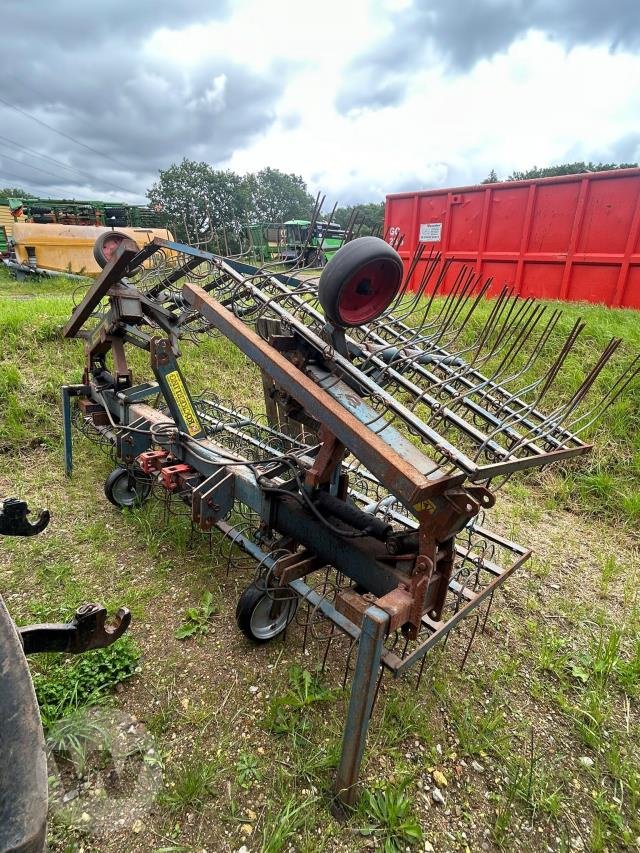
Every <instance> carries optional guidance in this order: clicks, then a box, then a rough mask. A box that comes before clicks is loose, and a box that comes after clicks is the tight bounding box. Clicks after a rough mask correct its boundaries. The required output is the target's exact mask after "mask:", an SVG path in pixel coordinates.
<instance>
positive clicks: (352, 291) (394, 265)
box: [318, 237, 404, 326]
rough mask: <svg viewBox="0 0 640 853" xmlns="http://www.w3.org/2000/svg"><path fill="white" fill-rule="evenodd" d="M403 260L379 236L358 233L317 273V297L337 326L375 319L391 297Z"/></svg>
mask: <svg viewBox="0 0 640 853" xmlns="http://www.w3.org/2000/svg"><path fill="white" fill-rule="evenodd" d="M403 274H404V273H403V268H402V260H401V258H400V255H399V254H398V253H397V252H396V250H395V249H393V248H391V246H390V245H389V244H388V243H385V241H384V240H381V239H380V238H379V237H359V238H358V239H357V240H352V241H351V242H350V243H346V244H345V245H344V246H343V247H342V248H341V249H339V250H338V251H337V252H336V254H335V255H334V256H333V257H332V258H331V260H330V261H329V263H328V264H327V265H326V267H325V268H324V270H323V271H322V275H321V276H320V282H319V285H318V298H319V299H320V304H321V305H322V307H323V309H324V313H325V316H326V318H327V320H329V321H330V322H331V323H333V324H334V325H336V326H360V325H361V324H362V323H368V322H369V321H370V320H375V318H376V317H378V316H380V314H382V312H383V311H385V310H386V309H387V308H388V307H389V305H390V304H391V302H392V301H393V300H394V298H395V296H396V295H397V293H398V291H399V290H400V286H401V284H402V277H403Z"/></svg>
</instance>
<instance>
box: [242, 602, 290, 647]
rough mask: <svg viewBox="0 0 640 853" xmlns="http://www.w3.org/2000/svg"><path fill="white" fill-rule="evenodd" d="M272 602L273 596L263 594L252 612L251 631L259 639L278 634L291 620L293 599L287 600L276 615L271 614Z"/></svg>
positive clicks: (269, 637)
mask: <svg viewBox="0 0 640 853" xmlns="http://www.w3.org/2000/svg"><path fill="white" fill-rule="evenodd" d="M272 604H273V598H272V597H271V596H269V595H263V596H262V598H261V599H260V601H258V603H257V604H256V606H255V607H254V608H253V611H252V613H251V619H250V623H249V624H250V627H251V633H252V634H253V636H254V637H256V638H257V639H258V640H270V639H271V638H272V637H275V636H277V635H278V634H279V633H280V632H281V631H284V629H285V628H286V627H287V624H288V622H289V617H290V614H291V607H292V605H293V600H292V599H291V600H289V601H286V602H285V603H284V604H283V605H282V610H281V611H280V613H278V614H277V615H276V616H271V615H270V611H271V606H272Z"/></svg>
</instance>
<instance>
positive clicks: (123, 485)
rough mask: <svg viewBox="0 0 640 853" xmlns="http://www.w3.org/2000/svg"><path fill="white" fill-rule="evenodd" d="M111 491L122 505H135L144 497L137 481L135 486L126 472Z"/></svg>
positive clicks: (116, 500)
mask: <svg viewBox="0 0 640 853" xmlns="http://www.w3.org/2000/svg"><path fill="white" fill-rule="evenodd" d="M111 493H112V494H113V499H114V500H115V502H116V503H117V504H119V505H120V506H135V505H136V504H137V503H138V502H139V501H140V499H141V498H142V497H143V495H142V494H141V492H139V491H138V489H137V488H136V485H135V483H134V484H133V486H131V485H130V484H129V475H128V474H127V473H126V472H125V473H124V474H123V475H122V476H121V477H118V479H117V480H116V481H115V483H114V484H113V487H112V489H111Z"/></svg>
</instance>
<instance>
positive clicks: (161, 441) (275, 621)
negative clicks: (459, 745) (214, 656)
mask: <svg viewBox="0 0 640 853" xmlns="http://www.w3.org/2000/svg"><path fill="white" fill-rule="evenodd" d="M367 239H371V238H367ZM374 242H375V241H374ZM380 242H381V241H378V243H380ZM364 245H365V244H360V247H356V248H355V249H349V248H348V246H349V244H347V246H346V247H345V248H343V249H341V250H340V251H341V252H343V253H344V252H345V251H346V252H347V254H342V255H340V252H339V253H338V254H337V255H336V258H342V261H341V263H342V267H341V269H348V268H349V263H350V261H349V258H359V257H362V256H363V251H362V246H364ZM382 245H383V246H384V243H382ZM373 249H374V250H375V251H376V252H377V251H378V249H379V247H378V248H376V246H373ZM367 251H368V250H367ZM389 252H391V250H390V249H389V247H388V246H385V253H386V254H385V253H383V257H386V256H388V255H389ZM349 253H350V254H349ZM154 254H157V257H156V259H155V261H154V262H153V263H151V264H150V265H149V267H148V268H144V267H143V266H142V261H143V260H146V259H148V258H149V259H152V256H153V255H154ZM366 254H367V253H366V252H364V255H366ZM392 254H393V253H392ZM423 255H424V249H423V248H422V249H421V250H420V251H419V252H418V254H417V255H416V257H415V258H413V259H412V261H411V267H412V270H416V269H417V268H418V266H419V265H420V264H421V263H422V264H423V267H422V269H423V273H422V275H421V281H420V286H419V291H418V293H417V294H413V295H412V294H411V293H410V292H409V289H408V279H405V281H404V282H403V283H402V285H401V288H400V290H399V292H398V293H397V296H396V298H395V300H394V301H393V302H392V304H391V305H390V306H389V307H388V308H387V309H385V310H382V309H381V312H382V313H380V315H379V316H377V317H374V318H373V319H372V320H370V321H369V322H368V323H367V324H366V325H363V326H359V327H350V328H348V329H343V328H339V327H336V326H335V325H334V324H333V322H328V321H327V320H326V319H325V317H324V315H323V313H322V311H321V309H320V305H321V300H320V298H319V288H322V287H323V281H324V286H325V287H326V288H328V287H329V286H330V284H329V283H331V282H333V283H332V285H331V286H332V287H333V291H332V292H333V294H334V296H335V298H337V299H339V298H340V296H339V294H340V293H341V292H342V291H341V289H340V288H341V287H342V283H341V280H339V281H336V279H335V275H334V273H333V272H332V270H333V269H335V266H334V267H332V262H330V263H329V264H328V265H327V267H326V269H325V271H324V272H323V279H321V281H320V284H318V282H317V281H313V280H311V279H305V280H301V279H297V278H294V277H291V276H283V275H282V274H277V275H274V274H273V271H272V270H271V269H269V268H268V267H266V268H264V269H256V268H251V267H249V266H248V265H246V264H239V263H237V262H234V261H230V260H228V259H225V258H221V257H218V256H215V255H213V254H210V253H207V252H203V251H201V250H199V249H197V248H194V247H191V246H185V245H180V244H177V243H173V242H168V241H164V240H156V241H154V243H153V244H151V245H150V246H147V247H145V249H144V251H143V252H141V253H140V254H139V255H137V256H134V255H132V254H131V253H130V251H129V249H127V248H126V247H122V248H121V249H120V251H119V254H118V255H117V256H116V257H115V258H114V260H112V262H111V263H110V264H109V265H108V266H107V267H106V268H105V270H104V271H103V274H102V276H101V277H100V279H99V280H98V281H97V282H96V284H95V285H94V286H93V288H92V289H91V291H90V292H89V293H87V296H86V297H85V299H84V300H83V302H82V303H81V305H80V306H79V307H78V308H77V309H76V310H75V312H74V314H73V316H72V317H71V319H70V321H69V323H68V324H67V326H66V329H65V334H66V336H67V337H74V336H77V337H82V338H83V339H84V346H85V357H86V364H85V372H84V376H83V382H82V385H76V386H66V387H65V389H63V410H64V423H65V465H66V470H67V472H68V473H70V472H71V470H72V453H71V451H72V448H71V431H70V425H71V424H74V425H75V426H77V427H78V429H79V430H80V431H81V432H82V433H83V434H84V435H86V436H87V437H88V438H90V439H92V440H94V441H95V442H97V443H98V444H100V445H103V446H105V447H106V448H109V449H110V450H111V451H112V452H114V453H115V455H116V458H117V459H118V462H119V465H120V466H122V467H121V468H120V469H117V470H120V471H121V474H117V476H118V477H120V476H122V477H124V478H125V479H126V482H127V483H128V488H129V489H130V492H129V493H128V494H131V495H135V493H136V488H137V486H136V483H139V484H142V489H143V492H144V494H145V495H146V494H148V493H149V490H150V489H152V490H153V491H154V492H156V493H160V494H161V495H162V499H163V500H165V501H166V502H167V507H169V505H170V504H171V502H173V501H179V502H180V503H181V504H186V506H187V513H188V516H189V518H190V521H191V524H192V527H193V529H194V530H195V529H198V530H199V531H200V532H204V533H208V532H209V531H211V530H212V529H214V528H215V529H217V530H218V531H219V532H220V533H222V534H223V535H224V536H225V537H226V538H227V539H228V540H229V541H230V542H231V543H232V545H233V546H235V548H231V549H230V551H229V556H228V557H227V570H228V571H231V570H232V569H231V567H232V565H235V563H234V560H233V557H232V553H233V552H234V551H235V550H236V549H240V550H241V551H242V552H243V553H244V554H245V555H249V556H250V557H252V558H253V559H254V560H255V561H256V562H257V568H256V570H255V576H254V580H253V582H252V583H251V584H249V586H248V587H247V589H246V590H245V592H244V593H243V595H242V596H241V597H240V599H239V601H238V609H237V620H238V625H239V627H240V628H241V630H243V631H244V632H245V633H246V634H247V636H249V637H250V638H251V639H253V640H256V641H260V642H262V641H264V640H265V639H269V638H273V637H275V636H280V634H282V633H283V632H286V634H287V635H288V633H289V632H288V630H287V625H288V622H289V621H290V619H291V618H294V617H295V622H296V625H297V627H298V634H300V632H301V634H302V645H303V648H304V649H305V650H306V649H307V647H309V646H311V645H313V644H314V643H315V644H317V645H318V646H319V647H320V648H321V649H322V668H323V669H324V667H325V665H326V662H327V659H328V658H329V657H330V656H331V655H332V654H333V653H334V652H335V651H336V650H338V649H341V648H342V651H343V653H346V662H345V668H344V680H343V683H344V684H346V683H347V680H348V678H349V675H351V676H352V681H351V699H350V704H349V711H348V715H347V723H346V727H345V735H344V740H343V750H342V757H341V760H340V767H339V771H338V776H337V780H336V786H335V789H336V796H337V798H338V799H339V800H340V801H341V802H342V803H343V804H350V803H353V802H354V799H355V796H356V783H357V779H358V773H359V766H360V763H361V760H362V755H363V751H364V748H365V740H366V733H367V726H368V721H369V718H370V715H371V712H372V708H373V705H374V703H375V697H376V695H377V686H378V685H379V683H380V678H381V675H382V673H384V672H389V673H391V674H392V675H393V676H395V677H400V676H402V675H404V674H405V673H406V672H407V671H408V670H409V669H410V668H411V667H417V668H418V677H417V685H418V687H419V686H420V679H421V675H422V669H423V667H424V662H425V659H426V655H427V653H428V651H429V650H430V649H431V648H432V647H433V646H434V645H435V644H436V643H437V642H439V641H441V640H443V639H444V638H445V637H446V636H447V635H448V634H449V632H450V631H451V630H452V629H454V628H455V627H457V626H458V625H459V624H460V623H461V622H462V621H463V619H465V618H467V617H468V618H469V624H470V625H471V626H472V630H471V638H470V641H469V647H468V648H467V651H466V652H465V655H464V657H463V662H464V660H466V656H467V654H468V650H469V648H470V645H471V643H472V642H473V638H474V637H475V636H476V633H477V631H478V630H481V629H482V628H483V626H484V623H485V622H486V619H487V616H488V612H489V608H490V607H491V603H492V601H493V597H494V593H495V592H496V590H497V589H498V588H499V587H500V585H501V584H502V583H503V582H504V581H505V580H506V579H507V578H508V577H509V576H510V575H511V574H512V573H513V572H514V571H515V570H516V569H517V568H518V567H519V566H521V565H522V563H523V562H525V561H526V560H527V559H528V557H529V556H530V552H529V551H528V549H526V548H524V547H522V546H520V545H518V544H516V543H514V542H510V541H509V540H507V539H505V538H503V537H501V536H499V535H497V534H495V533H493V532H491V531H490V530H489V529H488V528H487V526H486V516H487V513H488V511H490V509H491V508H492V507H493V505H494V503H495V501H496V493H497V490H498V488H499V486H500V485H501V484H502V483H503V482H505V481H506V479H507V478H508V477H509V476H511V475H512V474H513V473H514V472H516V471H520V470H524V469H527V468H530V467H543V466H545V465H548V464H551V463H552V462H554V461H557V460H558V459H566V458H572V457H577V456H581V455H583V454H584V453H587V452H589V450H590V445H589V444H588V443H586V442H585V441H584V440H583V439H582V438H581V433H582V432H584V430H585V429H586V428H588V426H589V425H590V424H591V423H592V422H593V420H594V419H595V418H597V417H598V416H599V415H600V414H601V413H602V411H604V409H605V408H606V407H607V406H608V405H610V404H611V403H612V402H613V401H615V399H616V398H617V396H618V395H619V394H620V393H621V392H622V391H623V390H624V389H625V388H627V387H628V385H629V384H630V383H632V382H635V381H636V380H637V377H638V374H639V373H640V358H639V357H635V358H634V357H630V358H629V357H628V356H627V354H624V353H623V348H622V342H621V341H619V340H618V339H615V338H614V339H613V340H612V341H611V342H610V343H609V345H608V346H607V347H606V348H605V349H604V351H603V352H602V353H601V354H597V353H594V354H593V359H592V362H591V364H588V365H585V373H584V376H582V377H575V376H574V375H573V374H572V375H571V376H570V377H568V379H569V382H566V380H567V377H565V376H564V371H565V369H566V366H567V357H568V355H569V353H571V351H572V349H573V347H574V346H575V343H576V341H577V340H578V339H579V336H580V335H581V334H582V332H583V329H584V324H582V323H577V324H576V325H575V326H574V327H573V328H572V329H571V330H570V332H569V334H568V335H567V336H565V337H564V338H561V337H559V336H558V334H557V331H558V328H559V326H558V324H559V320H560V312H559V311H557V310H549V309H546V308H544V307H541V306H537V305H536V304H535V303H532V302H530V301H523V300H518V299H514V298H513V297H511V296H510V295H509V293H508V292H506V291H504V292H502V293H501V295H500V296H499V297H498V298H497V299H496V300H495V302H494V303H493V305H492V307H491V309H490V311H489V312H488V316H487V318H486V320H485V322H484V324H483V326H482V327H481V328H480V329H479V330H478V329H476V331H475V332H472V318H473V317H474V313H475V312H476V310H477V309H478V306H479V305H480V303H481V300H482V299H483V297H484V296H485V295H486V294H487V293H488V290H489V284H487V283H486V282H485V283H483V282H481V281H479V280H478V279H477V277H475V276H474V275H473V273H472V272H469V271H467V272H462V273H460V274H459V275H458V277H457V279H456V283H455V284H454V286H453V287H452V288H449V289H448V291H447V292H446V293H445V295H444V297H443V298H442V299H440V300H437V299H435V298H434V296H433V293H434V292H436V293H437V292H438V289H439V288H440V287H442V285H443V283H444V281H445V279H446V270H447V269H448V268H447V267H446V265H445V267H444V269H445V272H444V273H443V271H442V270H443V267H442V263H441V258H439V257H438V256H431V257H429V258H424V260H423ZM365 260H366V258H365ZM362 269H369V267H367V266H366V264H365V265H364V266H363V267H362ZM359 270H360V267H356V268H355V271H352V273H350V275H352V276H355V278H353V277H352V278H350V279H348V283H349V287H348V288H346V289H347V291H348V292H349V293H354V292H357V291H358V287H360V286H362V288H364V290H363V292H368V291H367V288H369V287H371V286H372V284H371V280H370V279H368V278H366V277H365V279H366V280H365V279H363V280H362V281H360V280H359V279H358V278H357V277H358V275H360V272H359ZM345 275H346V274H345ZM363 275H364V273H363ZM332 276H333V279H332ZM345 287H346V285H345ZM327 293H328V291H327V290H326V289H325V291H323V299H324V301H323V302H322V304H329V296H327ZM105 297H106V300H107V302H108V304H107V305H105V304H104V303H102V300H103V299H104V298H105ZM425 297H428V298H425ZM136 303H137V304H136ZM385 304H386V303H385ZM338 314H339V312H338ZM330 316H334V315H333V314H330ZM205 336H211V337H216V336H217V337H222V338H224V339H225V340H226V341H227V342H229V344H230V345H233V346H235V347H237V348H238V349H239V350H240V351H241V352H242V353H243V354H244V356H245V357H246V358H248V359H249V360H250V361H251V362H252V363H253V364H255V365H256V366H257V367H258V368H259V370H260V372H261V375H262V386H263V389H264V394H265V413H266V415H265V416H256V415H255V414H254V413H253V412H251V411H249V410H248V409H247V408H246V407H237V406H235V404H234V403H233V401H226V402H225V401H222V400H219V399H217V398H216V397H215V395H213V394H212V393H211V392H207V391H206V390H205V391H202V392H201V393H200V394H197V393H195V391H194V390H193V389H189V388H188V387H187V384H186V383H185V380H184V377H183V376H182V375H181V374H180V371H179V369H178V367H177V359H178V354H179V352H180V349H181V348H182V347H184V346H187V345H191V344H192V343H193V344H197V343H198V341H199V340H201V339H202V338H203V337H205ZM129 346H135V347H137V348H139V349H142V350H144V351H146V352H148V353H149V358H150V370H151V371H152V372H153V373H154V375H155V380H156V381H155V382H144V383H141V384H138V385H136V384H134V381H133V377H132V374H131V370H130V368H129V366H128V362H127V358H126V348H127V347H129ZM621 356H622V357H621ZM616 363H617V364H618V368H617V371H616V372H615V373H610V374H609V376H613V378H612V379H611V380H610V381H609V383H608V385H607V386H606V387H605V388H604V389H603V387H602V385H599V384H598V383H599V382H600V374H601V373H602V371H603V370H604V368H605V367H607V368H608V369H610V368H611V366H612V365H613V364H616ZM171 376H174V377H177V380H179V382H178V381H177V380H175V379H174V380H173V381H172V380H171V379H170V377H171ZM560 376H562V377H563V381H565V382H566V384H569V385H571V382H573V386H572V388H571V390H570V391H569V393H568V394H567V395H566V396H565V397H564V398H563V399H562V400H560V399H558V397H557V395H556V392H557V387H556V385H557V382H558V377H560ZM229 392H230V393H231V394H232V393H233V389H229ZM156 393H157V394H159V395H160V397H161V398H162V400H163V403H164V406H166V410H165V411H160V410H159V408H154V407H153V406H151V405H149V402H148V401H149V399H150V398H152V397H153V396H154V395H155V394H156ZM549 398H552V399H553V403H552V404H550V403H549ZM114 474H116V472H114ZM150 484H151V485H150ZM114 502H116V501H114ZM168 511H169V510H168ZM232 519H233V520H232ZM237 519H240V520H237ZM256 602H262V604H260V608H261V609H260V608H258V609H257V610H256V612H258V613H260V614H262V616H261V618H262V622H261V623H260V625H259V627H258V628H257V629H255V630H257V631H258V633H252V632H253V630H254V629H253V628H252V625H253V624H254V621H252V620H253V618H254V615H255V614H254V611H253V609H251V608H253V607H254V606H256V607H257V605H256ZM293 602H295V605H297V611H296V606H295V605H294V604H293ZM247 608H249V610H247ZM256 624H257V623H256ZM265 632H266V633H265ZM270 632H271V633H270ZM292 633H296V631H295V630H292ZM343 641H346V643H347V645H346V648H344V645H343Z"/></svg>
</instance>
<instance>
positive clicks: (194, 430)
mask: <svg viewBox="0 0 640 853" xmlns="http://www.w3.org/2000/svg"><path fill="white" fill-rule="evenodd" d="M166 378H167V385H168V386H169V388H170V389H171V393H172V394H173V398H174V400H175V401H176V405H177V407H178V410H179V412H180V414H181V415H182V419H183V420H184V422H185V424H186V425H187V430H188V431H189V435H197V434H198V433H199V432H200V430H201V426H200V421H199V420H198V416H197V415H196V413H195V411H194V408H193V406H192V405H191V400H190V399H189V395H188V394H187V389H186V388H185V387H184V382H183V381H182V377H181V376H180V374H179V373H178V371H177V370H172V371H171V373H167V377H166Z"/></svg>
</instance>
